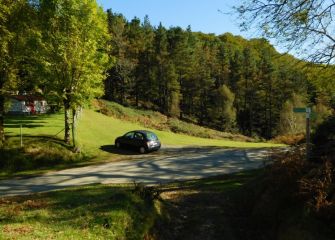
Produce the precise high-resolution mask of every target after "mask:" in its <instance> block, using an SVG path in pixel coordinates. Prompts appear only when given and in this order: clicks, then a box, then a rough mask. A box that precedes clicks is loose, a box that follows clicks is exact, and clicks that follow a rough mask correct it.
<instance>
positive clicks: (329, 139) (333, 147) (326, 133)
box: [312, 116, 335, 162]
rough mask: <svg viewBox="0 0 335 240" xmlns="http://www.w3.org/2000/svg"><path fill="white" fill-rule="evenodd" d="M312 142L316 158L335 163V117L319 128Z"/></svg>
mask: <svg viewBox="0 0 335 240" xmlns="http://www.w3.org/2000/svg"><path fill="white" fill-rule="evenodd" d="M312 141H313V144H314V149H313V153H314V158H317V159H319V160H320V159H324V158H326V159H328V160H331V161H333V162H335V116H331V117H328V118H327V119H326V120H325V121H324V122H323V123H322V124H320V125H319V126H318V127H317V129H316V131H315V133H314V135H313V137H312Z"/></svg>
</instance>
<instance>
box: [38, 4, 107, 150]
mask: <svg viewBox="0 0 335 240" xmlns="http://www.w3.org/2000/svg"><path fill="white" fill-rule="evenodd" d="M39 14H40V19H41V21H40V23H41V28H42V33H43V41H44V42H45V44H44V49H43V54H44V57H45V62H44V63H45V65H44V66H45V77H46V79H47V82H46V84H47V85H48V89H49V90H50V94H54V95H55V96H56V97H57V98H58V100H59V101H60V102H62V103H63V106H64V112H65V135H64V139H65V142H66V143H70V110H71V109H72V110H75V109H76V108H77V107H79V106H82V105H83V104H85V103H86V102H87V101H89V100H90V99H92V98H93V97H96V96H101V95H102V93H103V80H104V78H105V69H106V67H107V63H108V56H107V53H106V49H105V48H106V40H107V20H106V15H105V13H104V12H103V10H102V8H100V7H99V6H98V5H97V3H96V1H94V0H83V1H75V0H57V1H56V0H53V1H50V0H41V1H40V4H39ZM73 113H75V111H73ZM72 121H73V124H74V121H75V118H74V117H73V119H72ZM73 137H74V136H73Z"/></svg>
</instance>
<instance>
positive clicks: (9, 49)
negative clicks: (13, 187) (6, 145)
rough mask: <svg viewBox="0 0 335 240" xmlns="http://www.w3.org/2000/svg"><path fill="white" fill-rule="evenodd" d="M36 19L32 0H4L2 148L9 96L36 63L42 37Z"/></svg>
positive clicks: (0, 17)
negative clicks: (37, 38) (35, 52)
mask: <svg viewBox="0 0 335 240" xmlns="http://www.w3.org/2000/svg"><path fill="white" fill-rule="evenodd" d="M34 17H35V16H34V9H33V7H32V6H31V5H30V4H28V1H25V0H18V1H7V0H1V1H0V39H1V40H0V145H2V143H3V142H4V141H5V132H4V111H5V96H6V95H8V94H10V92H11V91H13V90H17V89H18V88H19V87H20V86H21V85H22V83H20V82H19V81H20V80H22V79H23V77H24V76H23V75H27V74H28V70H29V66H30V67H31V64H32V63H33V61H34V56H35V54H34V52H32V50H34V48H36V38H35V37H36V35H38V32H37V30H36V28H35V26H34V24H35V22H34V21H35V20H36V19H35V18H34ZM35 50H36V49H35ZM30 63H31V64H30ZM28 65H29V66H28Z"/></svg>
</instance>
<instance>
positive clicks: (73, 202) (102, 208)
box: [0, 185, 157, 240]
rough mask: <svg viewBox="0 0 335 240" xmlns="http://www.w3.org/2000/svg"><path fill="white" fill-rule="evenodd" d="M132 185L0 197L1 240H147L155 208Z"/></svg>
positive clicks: (151, 202) (89, 187)
mask: <svg viewBox="0 0 335 240" xmlns="http://www.w3.org/2000/svg"><path fill="white" fill-rule="evenodd" d="M133 189H134V188H133V187H132V186H120V185H119V186H116V185H114V186H101V185H95V186H88V187H81V188H72V189H69V190H64V191H56V192H50V193H44V194H35V195H30V196H22V197H11V198H5V199H1V198H0V239H64V240H65V239H143V238H144V236H145V235H146V233H147V232H148V231H149V229H150V228H151V227H152V226H153V223H154V220H155V217H156V214H157V213H156V212H157V211H156V207H155V204H154V202H153V201H147V200H145V199H143V198H141V197H140V195H139V194H137V193H136V192H134V191H133Z"/></svg>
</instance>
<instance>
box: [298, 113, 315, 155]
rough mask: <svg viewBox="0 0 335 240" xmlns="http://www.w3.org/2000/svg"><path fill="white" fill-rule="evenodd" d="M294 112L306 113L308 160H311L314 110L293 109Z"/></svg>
mask: <svg viewBox="0 0 335 240" xmlns="http://www.w3.org/2000/svg"><path fill="white" fill-rule="evenodd" d="M293 112H295V113H306V159H307V160H309V158H310V156H309V155H310V145H311V124H310V118H311V115H312V116H313V115H314V114H313V113H312V109H311V108H309V107H307V108H293Z"/></svg>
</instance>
